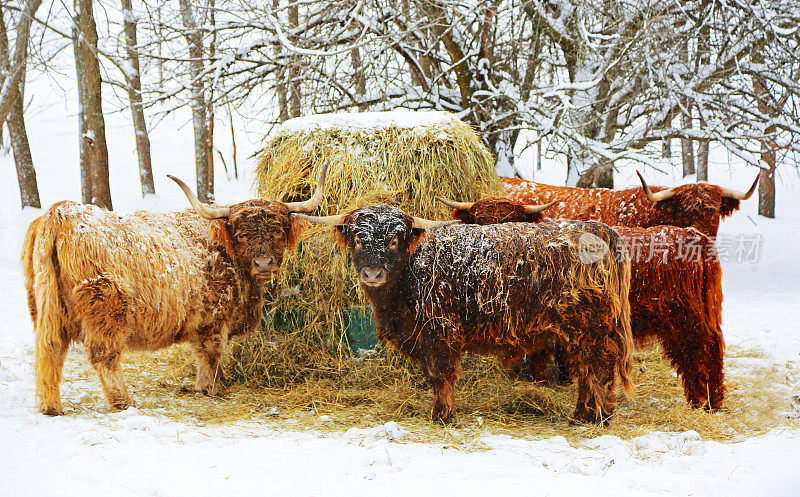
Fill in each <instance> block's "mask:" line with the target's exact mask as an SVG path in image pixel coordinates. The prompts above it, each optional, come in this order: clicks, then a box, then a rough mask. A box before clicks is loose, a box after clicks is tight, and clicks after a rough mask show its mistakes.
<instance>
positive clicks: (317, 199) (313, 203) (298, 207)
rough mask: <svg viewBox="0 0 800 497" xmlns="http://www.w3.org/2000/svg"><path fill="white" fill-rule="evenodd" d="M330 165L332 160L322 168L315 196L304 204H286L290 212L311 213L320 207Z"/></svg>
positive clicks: (327, 161) (326, 162)
mask: <svg viewBox="0 0 800 497" xmlns="http://www.w3.org/2000/svg"><path fill="white" fill-rule="evenodd" d="M330 163H331V160H330V159H328V160H326V161H325V165H324V166H322V171H320V173H319V179H318V180H317V189H316V190H315V191H314V196H313V197H311V198H310V199H308V200H306V201H303V202H286V207H288V208H289V212H311V211H313V210H314V209H316V208H317V207H319V204H321V203H322V194H323V193H324V192H325V176H327V175H328V164H330Z"/></svg>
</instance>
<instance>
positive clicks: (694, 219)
mask: <svg viewBox="0 0 800 497" xmlns="http://www.w3.org/2000/svg"><path fill="white" fill-rule="evenodd" d="M637 174H638V173H637ZM758 178H759V176H756V179H755V181H754V182H753V186H751V187H750V189H749V190H748V191H747V192H739V191H736V190H732V189H730V188H723V187H720V186H717V185H711V184H708V183H691V184H688V185H681V186H676V187H674V188H669V189H667V188H665V187H661V186H654V187H648V186H647V183H645V181H644V178H643V177H642V175H641V174H639V179H640V180H641V181H642V188H638V187H637V188H628V189H626V190H606V189H602V188H593V189H587V188H571V187H568V186H552V185H546V184H544V183H535V182H533V181H525V180H522V179H518V178H500V182H501V183H502V184H503V186H504V187H505V189H506V192H507V193H508V197H509V198H510V199H512V200H516V201H518V202H522V203H524V204H544V203H546V202H551V201H558V203H557V204H555V205H554V206H553V207H551V208H550V210H549V211H548V216H549V217H552V218H561V219H580V220H582V221H600V222H601V223H605V224H608V225H609V226H638V227H641V228H648V227H650V226H659V225H670V226H679V227H682V228H689V227H691V228H696V229H698V230H699V231H701V232H703V233H705V234H706V235H708V236H710V237H716V236H717V231H718V229H719V221H720V219H724V218H725V217H727V216H730V215H731V214H732V213H733V212H734V211H736V210H737V209H739V201H740V200H747V199H748V198H750V196H751V195H752V194H753V192H754V191H755V188H756V185H757V184H758Z"/></svg>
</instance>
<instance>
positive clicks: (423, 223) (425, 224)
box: [411, 216, 461, 230]
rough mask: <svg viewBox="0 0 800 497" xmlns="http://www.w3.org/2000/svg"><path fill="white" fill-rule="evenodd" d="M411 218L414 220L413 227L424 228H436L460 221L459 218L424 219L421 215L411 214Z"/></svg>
mask: <svg viewBox="0 0 800 497" xmlns="http://www.w3.org/2000/svg"><path fill="white" fill-rule="evenodd" d="M411 219H413V220H414V222H413V223H411V227H412V228H419V229H422V230H434V229H436V228H441V227H443V226H450V225H451V224H456V223H460V222H461V221H460V220H459V219H455V220H452V221H431V220H430V219H422V218H421V217H414V216H411Z"/></svg>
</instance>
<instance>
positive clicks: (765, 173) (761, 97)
mask: <svg viewBox="0 0 800 497" xmlns="http://www.w3.org/2000/svg"><path fill="white" fill-rule="evenodd" d="M751 57H752V59H753V63H755V64H763V63H764V58H763V57H762V56H761V54H760V53H759V52H758V51H757V50H754V51H753V52H752V55H751ZM753 93H754V94H755V96H756V100H757V101H758V112H759V113H761V115H762V116H764V118H765V119H767V118H769V117H771V116H772V115H773V113H774V108H773V106H772V105H771V95H770V94H769V89H768V88H767V83H766V81H764V78H762V77H760V76H753ZM765 131H766V133H767V135H772V134H773V133H775V131H776V130H775V126H768V127H767V129H766V130H765ZM761 160H762V161H763V162H764V164H765V165H766V168H764V169H762V171H761V178H760V179H759V180H758V214H759V215H761V216H764V217H768V218H774V217H775V166H776V161H775V149H774V148H773V147H770V145H769V144H768V143H763V142H762V143H761Z"/></svg>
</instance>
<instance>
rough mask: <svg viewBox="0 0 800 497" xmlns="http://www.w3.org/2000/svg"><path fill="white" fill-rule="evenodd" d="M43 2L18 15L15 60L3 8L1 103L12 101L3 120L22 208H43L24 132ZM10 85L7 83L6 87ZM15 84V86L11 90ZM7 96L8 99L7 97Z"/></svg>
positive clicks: (0, 9) (31, 3)
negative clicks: (33, 41) (32, 41)
mask: <svg viewBox="0 0 800 497" xmlns="http://www.w3.org/2000/svg"><path fill="white" fill-rule="evenodd" d="M40 4H41V0H38V1H37V0H34V1H29V2H28V3H27V4H26V5H25V8H24V9H23V11H22V12H21V13H20V15H19V19H18V21H17V23H16V26H15V34H16V40H15V48H14V55H13V57H11V56H9V44H8V33H7V30H6V22H5V14H6V13H5V10H4V9H3V7H2V5H0V70H2V74H0V87H2V88H3V90H2V91H3V96H2V97H0V109H2V107H3V104H2V101H3V100H4V99H6V100H7V101H8V102H9V107H8V110H7V114H6V116H7V117H3V119H4V120H5V123H6V127H7V128H8V134H9V137H10V138H11V148H12V150H13V153H14V162H15V164H16V168H17V181H18V183H19V193H20V200H21V202H22V207H37V208H40V207H41V206H42V204H41V201H40V200H39V186H38V184H37V181H36V169H34V167H33V157H32V156H31V148H30V144H29V143H28V133H27V130H26V129H25V116H24V112H23V110H24V105H23V102H24V96H25V73H26V64H27V60H28V41H29V36H30V27H31V23H32V21H33V16H34V15H35V14H36V10H37V9H38V8H39V5H40ZM6 83H8V84H6ZM12 85H14V86H13V87H12ZM6 95H7V96H6Z"/></svg>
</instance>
